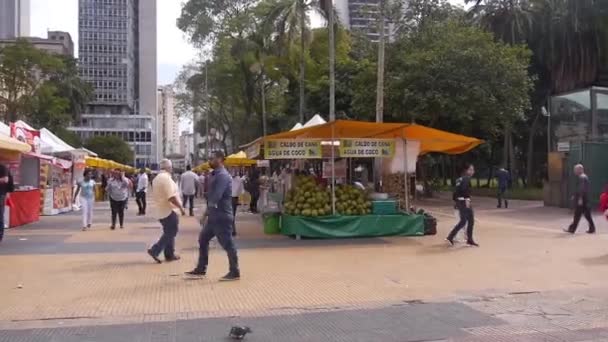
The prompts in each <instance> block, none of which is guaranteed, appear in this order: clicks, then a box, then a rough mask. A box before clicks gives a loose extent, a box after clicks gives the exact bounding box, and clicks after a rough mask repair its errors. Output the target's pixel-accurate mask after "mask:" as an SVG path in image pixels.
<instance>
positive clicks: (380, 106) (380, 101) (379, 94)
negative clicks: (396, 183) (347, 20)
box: [374, 0, 407, 187]
mask: <svg viewBox="0 0 608 342" xmlns="http://www.w3.org/2000/svg"><path fill="white" fill-rule="evenodd" d="M384 1H385V0H380V11H379V12H380V18H379V19H380V24H379V25H378V26H379V30H380V38H379V40H378V74H377V80H376V122H383V121H384ZM374 168H375V171H376V172H374V184H375V185H376V187H378V186H379V184H380V182H381V179H382V178H381V176H380V169H381V168H382V159H381V158H376V159H375V160H374ZM405 173H406V179H407V170H405Z"/></svg>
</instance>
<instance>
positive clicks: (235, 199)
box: [232, 197, 239, 236]
mask: <svg viewBox="0 0 608 342" xmlns="http://www.w3.org/2000/svg"><path fill="white" fill-rule="evenodd" d="M238 207H239V198H238V197H232V216H233V220H234V223H233V226H232V236H235V235H236V209H237V208H238Z"/></svg>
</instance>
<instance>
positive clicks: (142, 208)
mask: <svg viewBox="0 0 608 342" xmlns="http://www.w3.org/2000/svg"><path fill="white" fill-rule="evenodd" d="M135 201H136V202H137V207H138V208H139V214H140V215H145V214H146V192H145V191H139V192H137V193H136V194H135Z"/></svg>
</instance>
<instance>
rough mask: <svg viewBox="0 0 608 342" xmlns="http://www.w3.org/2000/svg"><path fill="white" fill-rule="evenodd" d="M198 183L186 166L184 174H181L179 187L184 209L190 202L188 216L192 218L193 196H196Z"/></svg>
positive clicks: (190, 169)
mask: <svg viewBox="0 0 608 342" xmlns="http://www.w3.org/2000/svg"><path fill="white" fill-rule="evenodd" d="M197 182H198V176H197V175H196V173H194V172H192V168H191V167H190V165H188V166H186V172H184V173H182V176H181V177H180V180H179V186H180V189H181V191H182V198H183V203H184V208H185V207H186V206H188V201H190V206H189V208H190V216H194V195H195V194H196V183H197Z"/></svg>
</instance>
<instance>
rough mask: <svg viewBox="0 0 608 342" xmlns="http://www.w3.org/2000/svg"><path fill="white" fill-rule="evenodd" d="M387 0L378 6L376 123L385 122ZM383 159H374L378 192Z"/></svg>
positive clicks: (375, 182)
mask: <svg viewBox="0 0 608 342" xmlns="http://www.w3.org/2000/svg"><path fill="white" fill-rule="evenodd" d="M385 1H386V0H380V1H379V3H378V5H379V6H380V8H379V9H380V11H379V12H380V18H379V19H380V21H379V25H378V26H379V31H380V37H379V39H378V70H377V72H378V74H377V83H376V122H383V121H384V44H385V42H384V40H385V34H384V31H385V17H384V6H385ZM381 169H382V159H380V158H375V159H374V187H376V190H380V189H379V188H380V184H381V183H382V175H381Z"/></svg>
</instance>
